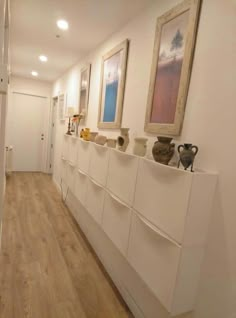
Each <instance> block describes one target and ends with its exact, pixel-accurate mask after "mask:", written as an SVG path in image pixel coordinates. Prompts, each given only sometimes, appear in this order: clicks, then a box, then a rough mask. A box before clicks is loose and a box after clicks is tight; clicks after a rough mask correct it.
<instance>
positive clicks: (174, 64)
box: [150, 11, 189, 124]
mask: <svg viewBox="0 0 236 318" xmlns="http://www.w3.org/2000/svg"><path fill="white" fill-rule="evenodd" d="M188 20H189V12H188V11H186V12H184V13H182V14H181V15H180V16H178V17H177V18H175V19H173V20H171V21H169V22H167V23H166V24H165V25H164V26H163V28H162V33H161V42H160V51H159V56H158V65H157V73H156V81H155V87H154V95H153V102H152V112H151V118H150V122H151V123H158V124H173V123H174V121H175V114H176V107H177V100H178V93H179V86H180V79H181V73H182V66H183V58H184V51H185V37H186V29H187V25H188Z"/></svg>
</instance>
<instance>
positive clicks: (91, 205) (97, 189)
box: [85, 179, 105, 224]
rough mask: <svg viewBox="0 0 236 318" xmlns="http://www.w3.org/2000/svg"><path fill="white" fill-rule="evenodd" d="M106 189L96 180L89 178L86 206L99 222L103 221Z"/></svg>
mask: <svg viewBox="0 0 236 318" xmlns="http://www.w3.org/2000/svg"><path fill="white" fill-rule="evenodd" d="M104 196H105V190H104V188H103V187H101V186H100V185H99V184H98V183H96V182H95V181H94V180H91V179H88V187H87V195H86V203H85V206H86V208H87V210H88V212H89V213H90V215H91V216H92V217H93V218H94V220H95V221H96V222H97V223H98V224H101V223H102V213H103V204H104Z"/></svg>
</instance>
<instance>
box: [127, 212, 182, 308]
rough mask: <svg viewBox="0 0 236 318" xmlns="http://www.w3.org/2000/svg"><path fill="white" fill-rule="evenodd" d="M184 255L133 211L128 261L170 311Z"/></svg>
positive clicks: (178, 247)
mask: <svg viewBox="0 0 236 318" xmlns="http://www.w3.org/2000/svg"><path fill="white" fill-rule="evenodd" d="M180 253H181V247H180V246H178V244H177V243H175V242H174V241H172V240H169V239H168V236H166V235H165V234H164V233H162V232H161V231H160V230H158V229H157V228H155V227H154V226H153V225H151V224H149V223H148V221H146V220H145V219H144V218H143V217H141V216H140V215H138V214H137V213H136V212H133V214H132V225H131V231H130V239H129V247H128V261H129V262H130V264H131V265H132V266H133V268H134V269H135V270H136V271H137V273H138V274H139V275H140V277H141V278H142V279H143V280H144V281H145V283H146V284H147V285H148V286H149V288H150V289H151V290H152V291H153V293H154V294H155V296H156V297H157V298H158V299H159V300H160V302H161V303H162V304H163V305H164V306H165V307H166V308H167V309H168V310H169V311H170V310H171V303H172V295H173V292H174V287H175V281H176V277H177V272H178V265H179V261H180Z"/></svg>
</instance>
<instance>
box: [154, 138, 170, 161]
mask: <svg viewBox="0 0 236 318" xmlns="http://www.w3.org/2000/svg"><path fill="white" fill-rule="evenodd" d="M157 139H158V141H156V142H155V143H154V145H153V148H152V155H153V158H154V160H155V161H157V162H159V163H162V164H164V165H168V163H169V162H170V160H171V158H172V157H173V155H174V153H175V144H174V143H171V141H172V138H170V137H157Z"/></svg>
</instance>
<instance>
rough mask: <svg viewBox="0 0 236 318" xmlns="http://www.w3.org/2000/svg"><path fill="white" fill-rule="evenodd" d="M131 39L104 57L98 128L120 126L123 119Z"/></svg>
mask: <svg viewBox="0 0 236 318" xmlns="http://www.w3.org/2000/svg"><path fill="white" fill-rule="evenodd" d="M128 47H129V41H128V40H125V41H124V42H122V43H121V44H120V45H118V46H117V47H115V48H114V49H113V50H111V51H110V52H108V53H107V54H106V55H105V56H103V58H102V71H101V87H100V105H99V114H98V128H106V129H107V128H120V127H121V121H122V111H123V101H124V90H125V79H126V68H127V58H128Z"/></svg>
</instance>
